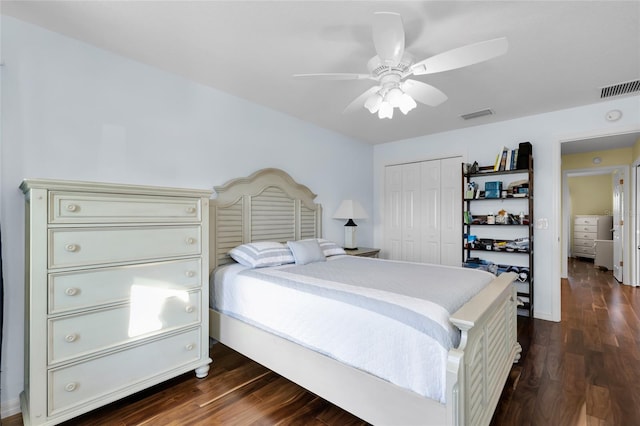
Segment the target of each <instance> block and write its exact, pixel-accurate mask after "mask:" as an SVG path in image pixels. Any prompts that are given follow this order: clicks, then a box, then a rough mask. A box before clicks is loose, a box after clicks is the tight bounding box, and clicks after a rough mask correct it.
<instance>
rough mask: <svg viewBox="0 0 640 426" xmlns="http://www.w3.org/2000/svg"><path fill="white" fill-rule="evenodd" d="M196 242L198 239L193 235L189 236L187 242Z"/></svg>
mask: <svg viewBox="0 0 640 426" xmlns="http://www.w3.org/2000/svg"><path fill="white" fill-rule="evenodd" d="M195 243H196V239H195V238H193V237H188V238H187V244H195Z"/></svg>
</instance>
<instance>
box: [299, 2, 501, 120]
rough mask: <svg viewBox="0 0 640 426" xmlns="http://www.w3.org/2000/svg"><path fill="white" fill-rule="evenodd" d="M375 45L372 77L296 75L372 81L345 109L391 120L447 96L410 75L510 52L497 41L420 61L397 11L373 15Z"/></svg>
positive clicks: (329, 74) (324, 78) (474, 62)
mask: <svg viewBox="0 0 640 426" xmlns="http://www.w3.org/2000/svg"><path fill="white" fill-rule="evenodd" d="M372 33H373V44H374V46H375V49H376V53H377V55H376V56H374V57H373V58H371V59H370V60H369V62H368V64H367V68H368V69H369V74H352V73H324V74H294V77H296V78H304V79H321V80H363V79H368V80H373V81H376V82H377V84H376V85H375V86H373V87H371V88H370V89H369V90H367V91H366V92H364V93H363V94H361V95H360V96H358V97H357V98H356V99H354V100H353V101H352V102H351V103H350V104H349V105H348V106H347V107H346V108H345V110H344V112H352V111H355V110H357V109H358V108H360V107H362V106H364V107H365V108H367V109H368V110H369V112H371V113H372V114H374V113H376V112H377V113H378V117H379V118H392V117H393V110H394V108H396V107H397V108H398V109H400V111H401V112H402V113H403V114H407V113H408V112H409V111H411V110H412V109H414V108H415V107H416V106H417V104H416V101H418V102H420V103H423V104H425V105H429V106H434V107H435V106H438V105H440V104H441V103H442V102H444V101H446V100H447V95H445V94H444V93H442V91H440V90H439V89H437V88H435V87H433V86H431V85H429V84H426V83H424V82H422V81H418V80H413V79H408V78H407V77H408V76H410V75H424V74H433V73H437V72H443V71H449V70H454V69H456V68H462V67H466V66H469V65H473V64H477V63H479V62H484V61H487V60H489V59H492V58H495V57H497V56H500V55H503V54H505V53H506V52H507V48H508V43H507V39H506V38H504V37H502V38H496V39H492V40H487V41H482V42H479V43H474V44H469V45H466V46H462V47H459V48H456V49H452V50H449V51H446V52H443V53H439V54H437V55H434V56H431V57H429V58H427V59H424V60H421V61H417V62H416V61H415V59H414V57H413V56H412V55H411V54H410V53H409V52H407V51H405V50H404V47H405V42H404V26H403V24H402V18H401V17H400V15H399V14H398V13H394V12H375V13H374V14H373V25H372Z"/></svg>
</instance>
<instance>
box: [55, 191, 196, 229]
mask: <svg viewBox="0 0 640 426" xmlns="http://www.w3.org/2000/svg"><path fill="white" fill-rule="evenodd" d="M49 198H50V202H49V223H54V224H55V223H122V222H189V221H192V222H198V221H200V216H201V208H200V200H199V199H197V198H182V197H155V196H134V195H132V196H127V195H116V194H99V195H98V194H85V193H81V192H70V193H65V192H55V191H52V192H50V193H49Z"/></svg>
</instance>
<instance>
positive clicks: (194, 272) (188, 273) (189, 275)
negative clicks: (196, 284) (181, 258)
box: [185, 271, 196, 278]
mask: <svg viewBox="0 0 640 426" xmlns="http://www.w3.org/2000/svg"><path fill="white" fill-rule="evenodd" d="M185 275H186V276H187V277H189V278H193V277H195V276H196V271H187V272H186V274H185Z"/></svg>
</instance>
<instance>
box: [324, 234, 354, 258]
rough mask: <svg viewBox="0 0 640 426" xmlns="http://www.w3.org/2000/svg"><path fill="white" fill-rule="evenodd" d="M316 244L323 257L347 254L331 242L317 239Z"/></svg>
mask: <svg viewBox="0 0 640 426" xmlns="http://www.w3.org/2000/svg"><path fill="white" fill-rule="evenodd" d="M318 244H320V248H321V249H322V252H323V253H324V255H325V257H330V256H337V255H340V254H347V253H346V252H345V251H344V249H343V248H342V247H340V246H339V245H338V244H336V243H334V242H333V241H330V240H325V239H323V238H318Z"/></svg>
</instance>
